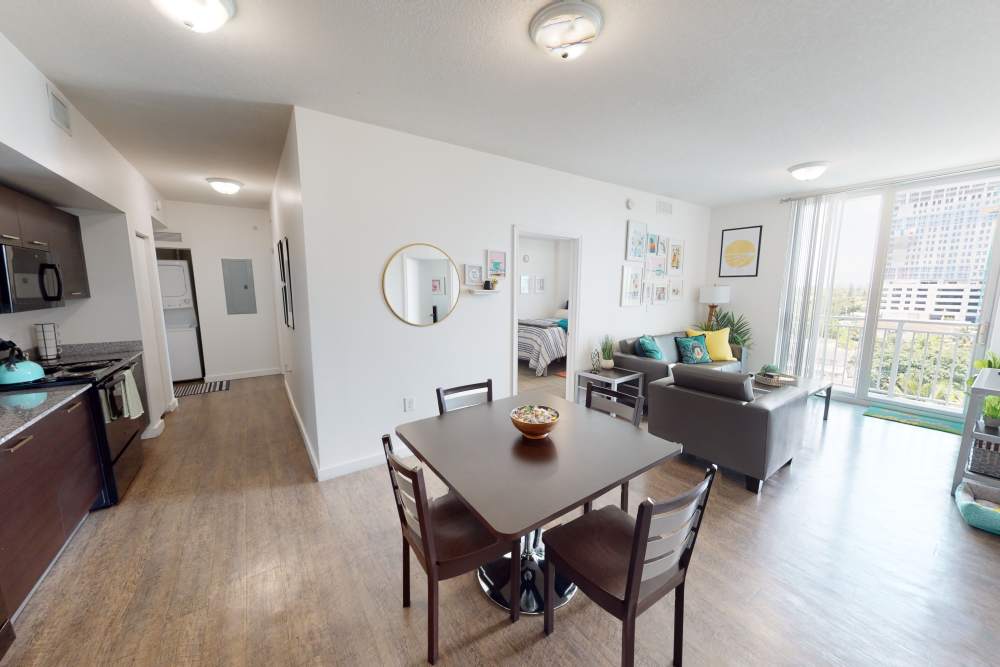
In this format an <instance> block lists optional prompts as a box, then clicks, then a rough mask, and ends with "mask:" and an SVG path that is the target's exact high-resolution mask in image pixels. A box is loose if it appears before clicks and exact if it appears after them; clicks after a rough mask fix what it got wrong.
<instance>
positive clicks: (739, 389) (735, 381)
mask: <svg viewBox="0 0 1000 667" xmlns="http://www.w3.org/2000/svg"><path fill="white" fill-rule="evenodd" d="M671 373H672V375H673V378H674V384H675V385H676V386H678V387H686V388H688V389H694V390H695V391H703V392H705V393H707V394H715V395H716V396H725V397H727V398H735V399H736V400H738V401H746V402H748V403H749V402H750V401H752V400H753V399H754V393H753V378H752V377H751V376H750V375H749V374H747V373H727V372H724V371H717V370H713V369H710V368H701V367H698V366H692V365H684V364H681V365H677V366H674V367H673V369H671Z"/></svg>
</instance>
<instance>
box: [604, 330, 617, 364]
mask: <svg viewBox="0 0 1000 667" xmlns="http://www.w3.org/2000/svg"><path fill="white" fill-rule="evenodd" d="M601 358H602V359H606V360H608V361H610V360H611V359H614V358H615V341H614V339H612V338H611V336H605V337H604V338H602V339H601Z"/></svg>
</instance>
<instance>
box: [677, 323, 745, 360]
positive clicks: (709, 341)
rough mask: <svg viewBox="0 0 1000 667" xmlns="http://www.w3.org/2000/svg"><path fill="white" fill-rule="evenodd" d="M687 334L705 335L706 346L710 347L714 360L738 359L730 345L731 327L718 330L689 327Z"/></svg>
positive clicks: (709, 352)
mask: <svg viewBox="0 0 1000 667" xmlns="http://www.w3.org/2000/svg"><path fill="white" fill-rule="evenodd" d="M687 335H688V336H704V337H705V347H707V348H708V356H710V357H711V358H712V361H736V357H734V356H733V349H732V348H731V347H729V327H726V328H725V329H719V330H718V331H696V330H695V329H688V330H687Z"/></svg>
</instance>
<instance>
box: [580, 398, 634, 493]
mask: <svg viewBox="0 0 1000 667" xmlns="http://www.w3.org/2000/svg"><path fill="white" fill-rule="evenodd" d="M645 400H646V399H645V398H644V397H643V396H633V395H632V394H625V393H623V392H620V391H615V390H613V389H608V388H606V387H600V386H597V385H595V384H594V383H593V382H588V383H587V407H588V408H591V409H592V410H598V411H599V412H605V413H607V414H609V415H614V416H616V417H621V418H622V419H627V420H629V421H630V422H632V425H633V426H635V427H636V428H639V422H641V421H642V405H643V403H644V402H645ZM621 508H622V511H623V512H628V480H625V481H624V482H623V483H622V498H621ZM592 509H593V503H589V502H588V503H586V504H584V506H583V511H584V512H589V511H590V510H592Z"/></svg>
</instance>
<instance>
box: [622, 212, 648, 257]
mask: <svg viewBox="0 0 1000 667" xmlns="http://www.w3.org/2000/svg"><path fill="white" fill-rule="evenodd" d="M647 242H648V239H647V237H646V223H645V222H637V221H635V220H629V221H628V231H627V232H626V234H625V260H626V261H629V262H641V261H642V260H644V259H645V258H646V243H647Z"/></svg>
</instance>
